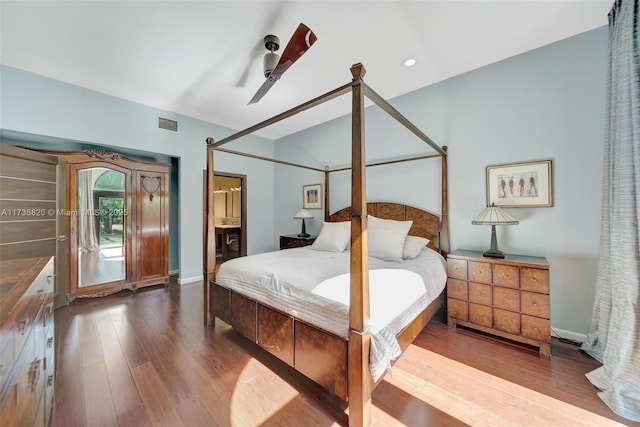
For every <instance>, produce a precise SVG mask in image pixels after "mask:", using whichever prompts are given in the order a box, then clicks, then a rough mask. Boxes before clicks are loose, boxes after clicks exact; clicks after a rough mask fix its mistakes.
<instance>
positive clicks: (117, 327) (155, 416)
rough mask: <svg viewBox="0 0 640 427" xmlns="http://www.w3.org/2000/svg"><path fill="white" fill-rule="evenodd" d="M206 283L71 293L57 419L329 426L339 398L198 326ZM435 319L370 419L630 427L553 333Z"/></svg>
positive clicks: (62, 336)
mask: <svg viewBox="0 0 640 427" xmlns="http://www.w3.org/2000/svg"><path fill="white" fill-rule="evenodd" d="M201 301H202V284H198V283H194V284H188V285H183V286H177V285H175V284H171V285H169V286H167V287H164V286H158V287H152V288H146V289H142V290H139V291H137V292H135V293H131V292H129V291H124V292H121V293H119V294H116V295H112V296H109V297H104V298H99V299H89V300H75V301H74V302H72V303H71V304H70V305H69V306H66V307H62V308H60V309H58V310H57V311H56V313H55V320H56V334H57V335H56V337H57V356H58V357H57V379H56V398H55V406H54V416H53V425H54V426H57V427H70V426H90V427H94V426H118V425H121V426H136V427H137V426H296V427H297V426H301V425H305V426H306V425H309V426H322V427H324V426H333V425H346V424H347V409H346V406H345V405H344V404H343V403H342V402H340V401H339V400H336V399H335V398H332V397H331V396H328V395H327V394H326V393H324V391H323V390H322V389H319V388H318V387H317V386H315V385H314V384H313V383H311V382H310V381H309V380H307V379H305V378H304V377H302V376H301V375H299V374H297V373H295V372H293V371H292V370H291V369H290V368H289V367H288V366H286V365H284V364H283V363H281V362H280V361H278V360H277V359H275V358H274V357H272V356H271V355H270V354H268V353H266V352H265V351H262V350H261V349H259V348H256V346H254V345H251V343H249V342H248V341H247V340H246V339H245V338H243V337H242V336H240V335H239V334H238V333H236V332H235V331H233V329H231V328H230V327H228V326H227V325H225V324H224V323H223V322H221V321H217V322H216V327H215V328H205V327H204V325H203V321H202V318H203V316H202V302H201ZM438 320H439V319H435V320H434V321H432V322H431V323H430V324H429V325H428V326H427V327H426V328H425V330H424V331H423V332H422V333H421V334H420V336H419V337H418V338H417V340H416V341H415V342H414V344H413V345H412V346H410V347H409V349H408V350H407V351H406V352H405V354H403V356H402V357H401V358H400V359H399V360H398V362H397V363H396V364H395V366H394V368H393V375H392V376H391V377H390V376H389V375H387V377H386V378H385V380H384V381H383V382H382V383H381V384H380V385H379V386H378V388H377V389H376V390H375V392H374V394H373V404H374V408H373V410H372V424H373V425H376V426H396V425H408V426H427V425H433V426H463V425H479V426H500V425H505V426H513V425H534V426H553V425H558V426H574V425H587V426H600V425H631V423H630V422H629V421H626V420H624V419H623V418H620V417H617V416H616V415H615V414H613V413H612V412H611V411H610V410H609V409H608V408H607V407H606V406H605V405H604V404H603V403H602V402H601V401H600V399H599V398H598V397H597V395H596V393H597V390H596V389H595V388H593V387H592V386H591V384H589V382H588V381H587V380H586V378H585V377H584V374H585V373H586V372H588V371H590V370H592V369H594V368H595V367H597V366H598V364H597V362H595V361H594V360H593V359H591V358H590V357H589V356H586V355H584V354H583V353H581V352H580V351H578V349H577V347H574V346H570V345H567V344H561V343H558V342H554V343H553V347H552V351H553V357H552V358H551V360H545V359H541V358H539V357H538V356H537V353H536V352H535V351H533V350H531V349H523V348H522V347H517V346H513V345H509V344H506V343H503V342H499V341H496V340H493V339H491V338H487V337H484V336H481V335H478V334H476V333H473V332H471V331H465V330H462V329H458V330H455V331H454V330H451V329H448V328H447V326H446V325H445V324H443V323H441V322H440V321H438Z"/></svg>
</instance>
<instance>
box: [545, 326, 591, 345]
mask: <svg viewBox="0 0 640 427" xmlns="http://www.w3.org/2000/svg"><path fill="white" fill-rule="evenodd" d="M551 336H554V337H556V338H567V339H570V340H571V341H577V342H584V341H585V340H586V339H587V336H586V335H585V334H579V333H577V332H573V331H567V330H566V329H559V328H551Z"/></svg>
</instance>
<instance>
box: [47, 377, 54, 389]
mask: <svg viewBox="0 0 640 427" xmlns="http://www.w3.org/2000/svg"><path fill="white" fill-rule="evenodd" d="M47 385H48V386H49V387H51V386H52V385H53V375H49V376H48V377H47Z"/></svg>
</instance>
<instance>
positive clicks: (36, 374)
mask: <svg viewBox="0 0 640 427" xmlns="http://www.w3.org/2000/svg"><path fill="white" fill-rule="evenodd" d="M39 380H40V359H35V360H34V361H33V362H31V369H29V384H30V387H29V388H30V390H31V391H35V390H36V387H37V386H38V381H39Z"/></svg>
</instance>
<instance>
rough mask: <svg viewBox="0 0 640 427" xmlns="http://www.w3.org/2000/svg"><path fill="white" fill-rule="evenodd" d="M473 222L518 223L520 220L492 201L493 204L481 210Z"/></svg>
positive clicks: (482, 223) (477, 223)
mask: <svg viewBox="0 0 640 427" xmlns="http://www.w3.org/2000/svg"><path fill="white" fill-rule="evenodd" d="M471 223H472V224H475V225H516V224H518V220H517V219H514V218H513V217H512V216H511V215H509V214H508V213H506V212H505V211H504V210H503V209H501V208H500V207H498V206H496V205H495V204H493V203H491V206H489V207H488V208H486V209H485V210H483V211H482V212H480V215H478V216H477V217H476V218H475V219H474V220H473V221H471Z"/></svg>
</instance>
